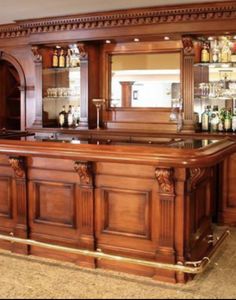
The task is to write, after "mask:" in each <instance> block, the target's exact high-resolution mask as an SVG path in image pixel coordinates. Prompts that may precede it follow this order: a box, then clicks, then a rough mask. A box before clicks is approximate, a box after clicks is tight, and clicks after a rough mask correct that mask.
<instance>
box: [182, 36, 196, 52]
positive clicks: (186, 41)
mask: <svg viewBox="0 0 236 300" xmlns="http://www.w3.org/2000/svg"><path fill="white" fill-rule="evenodd" d="M182 43H183V48H184V55H194V47H193V40H192V38H191V37H186V36H185V37H183V38H182Z"/></svg>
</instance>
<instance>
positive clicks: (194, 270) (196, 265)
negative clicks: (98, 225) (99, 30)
mask: <svg viewBox="0 0 236 300" xmlns="http://www.w3.org/2000/svg"><path fill="white" fill-rule="evenodd" d="M229 234H230V231H229V230H225V232H224V233H223V234H222V235H221V237H220V238H219V239H218V240H217V242H216V244H215V245H214V247H213V248H212V250H211V251H210V253H209V254H208V256H207V257H204V258H203V259H202V260H200V261H197V262H194V261H193V262H190V261H188V262H185V263H184V264H183V263H182V262H178V263H177V264H168V263H161V262H155V261H149V260H142V259H135V258H129V257H123V256H118V255H111V254H105V253H102V252H99V251H91V250H82V249H76V248H70V247H64V246H58V245H53V244H48V243H43V242H38V241H34V240H29V239H22V238H17V237H13V236H6V235H0V240H4V241H8V242H11V243H19V244H24V245H29V246H37V247H42V248H47V249H51V250H56V251H61V252H67V253H72V254H79V255H83V256H89V257H93V258H97V259H107V260H113V261H118V262H124V263H125V262H126V263H131V264H136V265H141V266H147V267H152V268H158V269H165V270H170V271H176V272H183V273H190V274H198V273H201V272H203V271H204V270H205V268H206V267H207V266H208V264H209V263H210V262H211V258H212V256H213V255H214V254H215V252H216V250H217V249H218V248H219V247H220V245H221V244H222V243H223V241H224V240H225V239H226V237H227V236H228V235H229Z"/></svg>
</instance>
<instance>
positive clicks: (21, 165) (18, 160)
mask: <svg viewBox="0 0 236 300" xmlns="http://www.w3.org/2000/svg"><path fill="white" fill-rule="evenodd" d="M8 161H9V164H10V165H11V167H12V169H13V171H14V173H15V176H16V177H18V178H25V162H24V158H23V157H9V159H8Z"/></svg>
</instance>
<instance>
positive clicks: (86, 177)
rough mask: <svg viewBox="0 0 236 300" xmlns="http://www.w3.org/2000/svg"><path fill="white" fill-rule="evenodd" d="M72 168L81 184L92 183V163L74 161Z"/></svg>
mask: <svg viewBox="0 0 236 300" xmlns="http://www.w3.org/2000/svg"><path fill="white" fill-rule="evenodd" d="M74 169H75V171H76V172H77V173H78V175H79V177H80V182H81V184H86V185H88V184H92V177H93V176H92V165H91V163H90V162H81V161H76V162H75V164H74Z"/></svg>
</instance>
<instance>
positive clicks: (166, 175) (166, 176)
mask: <svg viewBox="0 0 236 300" xmlns="http://www.w3.org/2000/svg"><path fill="white" fill-rule="evenodd" d="M155 175H156V179H157V181H158V184H159V186H160V192H161V193H168V194H173V193H174V178H173V170H172V169H165V168H162V169H159V168H157V169H156V171H155Z"/></svg>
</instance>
